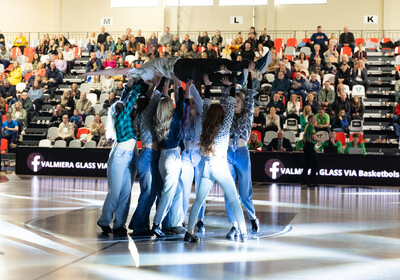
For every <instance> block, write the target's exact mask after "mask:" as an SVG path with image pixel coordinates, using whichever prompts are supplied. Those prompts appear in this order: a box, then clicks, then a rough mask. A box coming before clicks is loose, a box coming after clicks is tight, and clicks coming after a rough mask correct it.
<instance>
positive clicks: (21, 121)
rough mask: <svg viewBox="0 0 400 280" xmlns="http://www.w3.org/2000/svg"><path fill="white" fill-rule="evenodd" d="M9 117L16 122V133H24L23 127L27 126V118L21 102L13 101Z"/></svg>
mask: <svg viewBox="0 0 400 280" xmlns="http://www.w3.org/2000/svg"><path fill="white" fill-rule="evenodd" d="M11 119H13V120H14V121H16V122H17V124H18V134H20V135H21V134H25V129H26V128H27V127H28V118H27V113H26V111H25V110H24V108H22V104H21V102H19V101H17V102H15V104H14V109H13V110H12V113H11Z"/></svg>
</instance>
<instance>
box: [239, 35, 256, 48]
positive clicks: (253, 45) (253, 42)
mask: <svg viewBox="0 0 400 280" xmlns="http://www.w3.org/2000/svg"><path fill="white" fill-rule="evenodd" d="M246 43H249V44H250V49H251V50H252V51H255V50H256V49H257V44H258V42H257V39H256V38H255V34H254V33H249V35H248V37H247V40H246V42H245V44H246ZM242 49H243V46H242Z"/></svg>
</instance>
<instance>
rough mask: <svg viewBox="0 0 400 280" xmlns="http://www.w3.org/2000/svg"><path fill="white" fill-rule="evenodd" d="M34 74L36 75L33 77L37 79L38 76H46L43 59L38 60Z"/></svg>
mask: <svg viewBox="0 0 400 280" xmlns="http://www.w3.org/2000/svg"><path fill="white" fill-rule="evenodd" d="M32 76H34V78H33V79H36V77H40V78H43V77H46V69H45V68H44V66H43V63H42V62H41V61H39V62H38V64H37V68H36V71H34V72H33V75H32Z"/></svg>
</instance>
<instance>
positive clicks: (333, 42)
mask: <svg viewBox="0 0 400 280" xmlns="http://www.w3.org/2000/svg"><path fill="white" fill-rule="evenodd" d="M338 43H339V41H338V39H337V35H336V34H335V33H331V38H329V40H328V46H329V45H334V46H335V48H336V49H337V45H338ZM338 52H339V51H338Z"/></svg>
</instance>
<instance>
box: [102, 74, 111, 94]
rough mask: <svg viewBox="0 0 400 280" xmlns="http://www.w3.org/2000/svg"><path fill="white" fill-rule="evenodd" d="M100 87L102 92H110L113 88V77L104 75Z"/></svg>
mask: <svg viewBox="0 0 400 280" xmlns="http://www.w3.org/2000/svg"><path fill="white" fill-rule="evenodd" d="M101 89H102V93H108V94H109V93H110V92H112V90H113V89H114V79H112V78H111V77H110V76H105V78H104V79H103V80H102V81H101Z"/></svg>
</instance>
